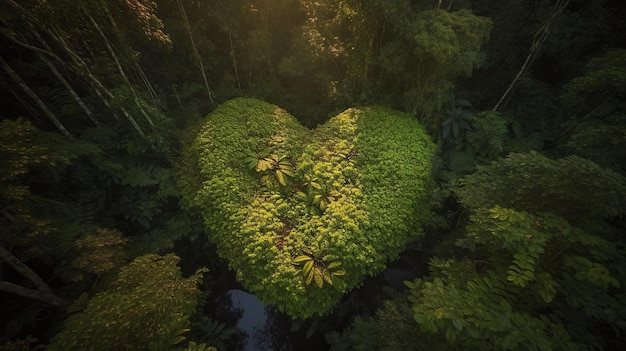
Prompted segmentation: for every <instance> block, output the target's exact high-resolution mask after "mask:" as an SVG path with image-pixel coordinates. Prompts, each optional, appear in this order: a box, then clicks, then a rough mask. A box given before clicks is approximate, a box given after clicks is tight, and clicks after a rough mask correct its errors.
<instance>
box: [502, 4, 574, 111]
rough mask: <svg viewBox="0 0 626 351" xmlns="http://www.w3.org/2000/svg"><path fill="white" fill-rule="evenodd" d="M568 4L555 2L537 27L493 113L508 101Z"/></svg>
mask: <svg viewBox="0 0 626 351" xmlns="http://www.w3.org/2000/svg"><path fill="white" fill-rule="evenodd" d="M568 4H569V0H557V2H556V3H555V4H554V7H553V9H552V14H551V15H550V17H549V18H548V19H547V20H546V21H545V22H544V23H543V24H542V25H541V27H539V29H537V31H536V32H535V34H534V35H533V42H532V44H531V45H530V50H529V52H528V55H527V56H526V59H525V60H524V63H523V64H522V67H520V69H519V71H518V72H517V74H516V75H515V77H514V78H513V80H512V81H511V83H510V84H509V86H508V87H507V88H506V90H505V91H504V94H502V96H501V97H500V100H498V102H497V103H496V105H495V106H494V107H493V108H492V110H493V111H497V110H498V109H499V108H500V107H501V106H502V104H503V103H504V101H505V100H508V99H510V95H511V93H512V91H513V89H514V88H515V86H516V85H517V83H518V82H519V80H520V79H521V78H522V76H523V75H524V73H525V72H526V70H527V69H528V67H529V66H530V63H531V62H532V60H534V58H535V57H536V56H537V54H538V53H539V50H540V49H541V46H542V45H543V43H544V42H545V41H546V39H548V36H549V35H550V25H551V24H552V22H553V21H554V20H555V19H556V18H557V17H558V16H559V15H560V14H561V12H563V10H565V8H566V7H567V5H568Z"/></svg>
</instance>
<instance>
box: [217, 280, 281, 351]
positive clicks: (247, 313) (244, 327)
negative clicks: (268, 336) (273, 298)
mask: <svg viewBox="0 0 626 351" xmlns="http://www.w3.org/2000/svg"><path fill="white" fill-rule="evenodd" d="M227 294H228V295H229V296H230V299H231V301H232V307H233V308H234V309H238V310H241V311H242V314H241V318H239V320H238V321H237V324H236V325H235V326H236V327H237V328H238V329H240V330H241V331H243V332H244V333H246V334H248V338H247V342H246V343H245V344H244V347H243V351H260V350H264V351H265V350H267V351H274V350H273V349H267V348H264V349H260V348H259V345H261V343H260V337H261V333H259V332H258V331H260V330H263V329H264V327H265V324H266V322H267V312H266V310H265V306H263V304H261V302H259V300H258V299H257V297H256V296H255V295H252V294H250V293H247V292H245V291H242V290H238V289H232V290H228V292H227Z"/></svg>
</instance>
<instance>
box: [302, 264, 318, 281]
mask: <svg viewBox="0 0 626 351" xmlns="http://www.w3.org/2000/svg"><path fill="white" fill-rule="evenodd" d="M314 263H315V261H314V260H309V261H307V262H306V263H305V264H304V268H302V274H304V276H305V277H306V276H308V275H309V273H311V269H313V264H314Z"/></svg>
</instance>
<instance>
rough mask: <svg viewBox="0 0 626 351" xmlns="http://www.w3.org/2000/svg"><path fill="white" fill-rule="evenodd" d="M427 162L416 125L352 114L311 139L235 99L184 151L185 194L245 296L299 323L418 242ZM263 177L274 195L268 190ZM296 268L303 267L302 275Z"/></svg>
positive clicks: (380, 112)
mask: <svg viewBox="0 0 626 351" xmlns="http://www.w3.org/2000/svg"><path fill="white" fill-rule="evenodd" d="M259 150H261V151H259ZM433 151H434V146H433V145H432V142H431V141H430V140H429V138H428V137H427V135H426V134H425V133H424V131H423V129H422V128H421V127H420V126H419V124H418V123H417V122H416V121H415V120H414V119H413V118H412V117H411V116H408V115H405V114H402V113H398V112H394V111H391V110H387V109H384V108H379V107H372V108H362V109H350V110H347V111H345V112H343V113H341V114H339V115H337V116H335V117H333V118H331V120H330V121H329V122H327V123H326V124H324V125H322V126H320V127H319V128H318V129H316V130H314V131H310V132H309V131H307V130H306V129H304V128H303V127H302V126H301V125H300V124H299V123H297V121H295V119H293V117H291V116H289V115H288V114H287V113H286V112H285V111H284V110H281V109H279V108H278V107H276V106H273V105H270V104H267V103H264V102H261V101H258V100H253V99H235V100H232V101H229V102H227V103H225V104H223V105H222V106H220V107H219V108H218V109H216V110H215V111H214V112H213V113H211V114H210V115H209V116H208V118H207V120H206V123H205V124H204V126H202V127H201V129H200V130H199V132H198V134H197V137H196V139H195V140H194V141H193V143H192V144H191V145H190V146H189V147H188V148H187V150H186V153H185V157H184V159H183V165H182V168H181V171H180V177H181V182H180V184H181V188H182V191H183V198H184V201H185V203H186V205H187V206H188V207H191V208H196V209H198V210H200V213H201V214H202V216H203V218H204V223H205V225H206V228H207V231H208V233H209V235H210V238H211V240H213V241H214V242H215V243H216V244H217V246H218V253H219V254H220V256H221V257H223V258H225V259H227V260H228V262H229V265H230V267H231V268H233V269H234V270H235V271H236V273H237V277H238V279H239V280H240V281H241V282H242V283H243V284H244V286H245V287H246V288H247V289H249V290H251V291H253V292H255V293H256V294H257V296H259V298H260V299H261V300H262V301H264V302H265V303H268V304H273V305H276V306H277V307H278V308H279V309H281V310H282V311H284V312H286V313H288V314H290V315H291V316H293V317H299V318H306V317H309V316H311V315H313V314H324V313H326V312H328V311H329V309H330V308H331V307H332V306H333V305H334V304H335V303H336V302H337V301H338V300H339V299H340V298H341V296H342V295H343V293H344V292H345V291H347V290H348V289H350V288H353V287H354V286H356V285H358V284H359V283H360V282H361V281H362V279H363V277H364V276H365V275H370V274H376V273H377V272H380V271H381V270H382V269H383V268H384V267H385V263H386V262H387V261H388V260H390V259H392V258H394V257H396V256H397V254H398V252H400V250H402V248H403V247H404V246H405V245H406V244H407V243H408V242H409V241H411V240H413V239H414V238H416V237H417V236H419V235H420V233H421V228H420V223H421V222H422V221H423V219H424V218H425V215H426V213H427V211H428V209H427V207H426V204H425V202H424V200H425V193H426V190H427V188H428V186H429V178H430V162H431V161H430V159H431V157H432V155H433ZM251 154H252V155H254V157H252V158H248V159H246V155H251ZM272 155H275V156H276V157H274V156H272ZM286 160H289V161H288V163H287V162H285V161H286ZM281 162H282V163H281ZM250 168H253V169H254V170H258V172H250ZM278 170H280V171H281V172H282V173H283V175H287V176H288V177H289V178H287V177H284V176H283V178H282V179H284V180H285V182H284V183H283V182H281V181H280V178H279V177H278V176H275V174H276V171H278ZM283 171H287V172H283ZM263 172H270V175H272V177H274V178H276V181H277V184H278V185H279V186H278V187H267V186H266V185H265V182H264V181H262V177H263V175H262V173H263ZM292 174H293V176H291V175H292ZM287 179H289V180H290V181H289V182H287ZM303 252H304V253H307V252H308V253H310V254H309V255H308V256H307V255H305V256H307V259H306V260H304V258H302V257H300V258H298V256H300V255H302V253H303ZM321 253H332V254H333V256H335V258H334V259H333V260H331V259H330V258H328V257H326V258H325V254H321ZM318 256H319V257H318ZM294 260H297V261H298V262H304V261H308V262H306V263H304V266H305V267H303V268H307V269H306V273H307V274H304V275H303V274H302V273H303V272H302V269H299V267H298V266H297V265H294ZM300 260H302V261H300ZM339 263H341V267H342V268H340V267H339ZM344 270H345V272H346V273H345V275H344V276H342V277H341V279H336V277H338V276H340V275H342V274H343V273H344ZM312 281H315V282H316V284H315V285H313V284H310V283H311V282H312ZM307 282H308V283H307ZM324 282H326V284H324ZM339 282H340V283H339Z"/></svg>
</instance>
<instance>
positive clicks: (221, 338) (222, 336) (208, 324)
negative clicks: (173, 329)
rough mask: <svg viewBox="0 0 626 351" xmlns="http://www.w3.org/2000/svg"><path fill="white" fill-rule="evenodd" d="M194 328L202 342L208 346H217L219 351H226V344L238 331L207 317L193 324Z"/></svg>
mask: <svg viewBox="0 0 626 351" xmlns="http://www.w3.org/2000/svg"><path fill="white" fill-rule="evenodd" d="M191 326H192V328H193V329H194V330H195V331H196V333H197V334H200V335H201V338H202V340H205V342H206V343H207V344H208V345H213V346H215V348H216V349H218V350H226V349H227V348H226V344H225V343H226V342H227V341H228V340H229V339H231V338H232V337H233V335H234V334H235V333H236V331H237V329H235V328H232V327H230V328H227V327H226V324H224V323H222V322H219V321H217V320H213V319H211V318H209V317H207V316H202V318H201V320H200V321H195V322H192V323H191Z"/></svg>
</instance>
